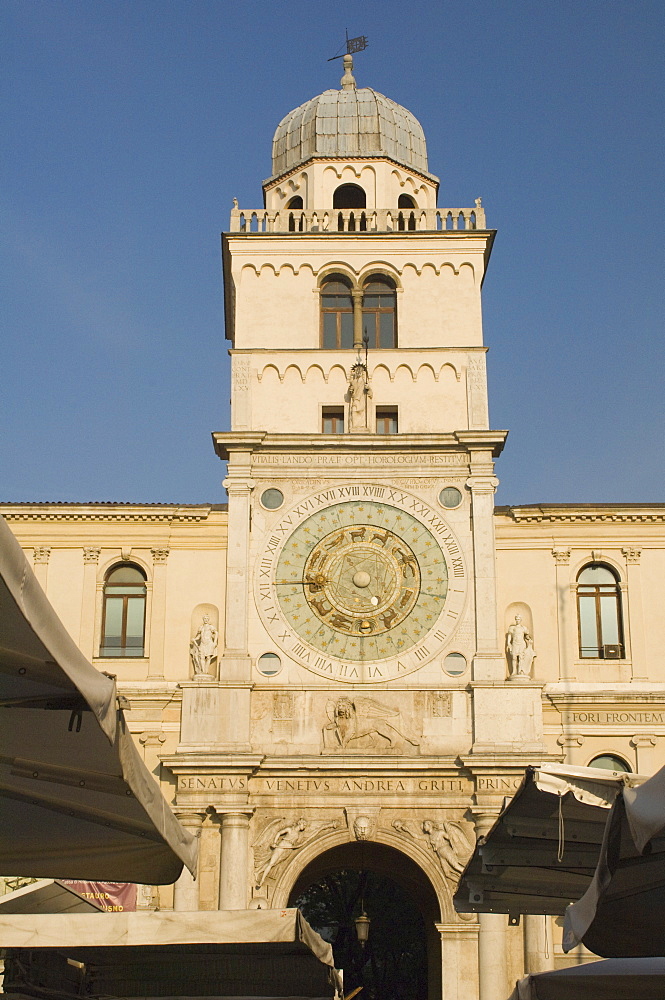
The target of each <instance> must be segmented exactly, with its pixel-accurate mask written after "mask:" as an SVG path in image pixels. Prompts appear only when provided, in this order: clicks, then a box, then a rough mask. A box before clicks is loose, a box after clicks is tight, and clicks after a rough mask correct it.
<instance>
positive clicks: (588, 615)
mask: <svg viewBox="0 0 665 1000" xmlns="http://www.w3.org/2000/svg"><path fill="white" fill-rule="evenodd" d="M577 608H578V622H579V640H580V656H581V657H591V658H600V659H605V660H618V659H621V658H622V657H623V655H624V646H623V628H622V620H621V590H620V587H619V580H618V578H617V576H616V574H615V573H614V570H611V569H610V568H609V566H604V565H603V564H602V563H590V564H589V565H588V566H585V567H584V569H583V570H582V571H581V573H580V574H579V576H578V578H577Z"/></svg>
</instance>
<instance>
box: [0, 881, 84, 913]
mask: <svg viewBox="0 0 665 1000" xmlns="http://www.w3.org/2000/svg"><path fill="white" fill-rule="evenodd" d="M102 912H103V910H102V908H101V906H98V905H97V903H95V902H94V901H93V900H91V899H85V897H84V896H80V895H79V894H78V892H76V890H75V889H72V888H71V886H68V885H65V884H64V883H63V882H58V881H57V879H52V878H42V879H38V880H37V881H36V882H31V883H30V885H24V886H23V887H22V888H20V889H15V890H14V891H13V892H8V893H6V895H4V896H0V913H102Z"/></svg>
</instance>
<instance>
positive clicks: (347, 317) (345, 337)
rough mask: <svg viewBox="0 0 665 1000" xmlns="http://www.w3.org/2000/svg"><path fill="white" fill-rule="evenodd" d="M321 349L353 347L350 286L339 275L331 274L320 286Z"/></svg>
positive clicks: (331, 349)
mask: <svg viewBox="0 0 665 1000" xmlns="http://www.w3.org/2000/svg"><path fill="white" fill-rule="evenodd" d="M321 347H323V348H325V349H326V350H330V351H335V350H340V349H343V350H346V349H351V348H352V347H353V297H352V295H351V285H350V284H349V282H348V280H347V279H346V278H345V277H343V276H342V275H341V274H331V275H330V276H329V277H328V278H326V280H325V281H324V282H323V284H322V286H321Z"/></svg>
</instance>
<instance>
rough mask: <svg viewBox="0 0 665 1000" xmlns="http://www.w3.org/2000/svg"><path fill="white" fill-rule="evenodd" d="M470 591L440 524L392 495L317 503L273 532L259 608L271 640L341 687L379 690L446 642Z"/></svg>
mask: <svg viewBox="0 0 665 1000" xmlns="http://www.w3.org/2000/svg"><path fill="white" fill-rule="evenodd" d="M465 591H466V579H465V568H464V563H463V559H462V554H461V551H460V548H459V546H458V544H457V542H456V540H455V538H454V536H453V534H452V532H451V531H450V528H449V527H448V525H447V524H446V522H445V521H444V520H443V518H442V517H441V515H440V514H439V513H438V512H436V511H435V510H434V509H433V508H431V507H429V505H427V504H425V503H423V502H422V501H421V500H419V499H417V498H415V497H412V496H411V495H410V494H407V493H404V492H403V491H402V490H395V489H392V488H388V487H380V486H374V485H369V484H367V485H362V484H361V485H353V486H340V487H335V488H333V489H328V490H325V491H324V492H323V493H319V494H314V495H313V496H311V497H309V498H308V499H306V500H304V501H302V502H301V503H300V504H298V506H297V507H295V508H294V509H293V510H291V511H290V512H288V513H287V514H285V515H284V516H283V517H282V518H281V520H280V521H278V523H277V524H276V525H275V526H274V527H273V529H272V530H271V533H270V536H269V538H268V539H267V541H266V545H265V548H264V549H263V551H262V553H261V555H260V557H259V561H258V567H257V578H256V594H257V606H258V608H259V613H260V615H261V617H262V619H263V622H264V624H265V625H266V628H267V629H268V631H269V633H270V634H271V636H272V638H273V639H274V641H275V642H276V643H277V644H278V645H279V646H280V647H281V648H282V649H283V650H284V652H285V653H286V654H287V655H288V656H291V657H292V658H293V659H295V660H297V661H298V662H299V663H302V664H303V665H304V666H306V667H308V668H310V669H311V670H314V671H315V672H316V673H319V674H323V675H325V676H327V677H331V678H334V679H337V680H347V681H353V682H355V683H357V682H358V681H382V680H383V681H385V680H387V679H390V678H393V677H398V676H402V675H404V674H407V673H410V672H411V671H412V670H415V669H417V668H418V667H420V666H422V664H424V663H425V662H427V661H428V660H430V659H431V658H432V657H433V656H435V655H436V654H437V652H439V651H440V650H441V648H442V646H444V645H445V644H446V643H447V642H448V640H449V639H450V637H451V635H452V633H453V631H454V629H455V626H456V624H457V620H458V619H459V617H460V615H461V611H462V609H463V605H464V598H465Z"/></svg>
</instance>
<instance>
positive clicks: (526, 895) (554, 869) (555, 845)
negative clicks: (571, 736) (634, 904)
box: [454, 765, 647, 915]
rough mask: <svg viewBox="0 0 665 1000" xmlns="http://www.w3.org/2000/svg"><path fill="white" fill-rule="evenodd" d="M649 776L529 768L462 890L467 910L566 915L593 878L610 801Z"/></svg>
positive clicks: (458, 898) (481, 844)
mask: <svg viewBox="0 0 665 1000" xmlns="http://www.w3.org/2000/svg"><path fill="white" fill-rule="evenodd" d="M646 780H647V778H646V777H645V776H642V775H636V774H623V773H620V772H616V771H606V770H603V769H601V768H593V767H565V766H563V765H544V766H543V767H541V768H535V767H530V768H527V771H526V774H525V776H524V780H523V781H522V784H521V785H520V787H519V788H518V790H517V792H516V793H515V795H514V796H513V798H512V799H511V800H510V801H509V802H508V803H507V805H506V806H505V808H504V810H503V812H502V813H501V815H500V816H499V818H498V819H497V821H496V823H495V824H494V826H493V827H492V829H491V830H490V832H489V833H488V835H487V836H486V837H485V838H481V839H480V840H479V841H478V844H477V845H476V849H475V850H474V852H473V855H472V856H471V859H470V860H469V863H468V864H467V866H466V869H465V871H464V873H463V874H462V877H461V879H460V882H459V885H458V887H457V891H456V893H455V898H454V902H455V908H456V909H457V910H458V912H460V913H510V914H514V915H517V914H521V913H551V914H557V915H561V914H563V913H564V912H565V910H566V907H567V906H568V904H569V903H572V902H574V901H575V900H578V899H579V898H580V896H582V895H583V894H584V892H585V891H586V889H587V887H588V886H589V884H590V882H591V879H592V878H593V874H594V871H595V868H596V864H597V862H598V857H599V854H600V846H601V844H602V841H603V833H604V829H605V823H606V821H607V817H608V815H609V809H610V807H611V805H612V803H613V802H614V799H615V798H616V796H617V794H618V793H619V791H620V790H621V789H622V788H624V787H625V786H626V785H629V786H633V785H635V786H636V785H639V784H641V783H642V782H644V781H646Z"/></svg>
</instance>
